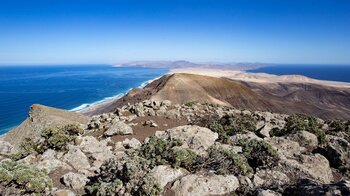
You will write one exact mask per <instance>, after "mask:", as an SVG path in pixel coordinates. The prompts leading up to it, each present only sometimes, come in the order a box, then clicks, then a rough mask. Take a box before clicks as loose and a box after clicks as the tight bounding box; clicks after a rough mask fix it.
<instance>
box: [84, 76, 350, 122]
mask: <svg viewBox="0 0 350 196" xmlns="http://www.w3.org/2000/svg"><path fill="white" fill-rule="evenodd" d="M145 99H151V100H158V101H159V100H171V101H172V102H173V103H177V104H184V103H188V102H201V103H212V104H219V105H224V106H232V107H235V108H237V109H249V110H260V111H272V112H278V113H286V114H293V113H302V114H308V115H314V116H318V117H321V118H325V119H349V118H350V89H347V88H336V87H330V86H323V85H318V84H312V83H288V82H284V83H255V82H244V81H237V80H231V79H228V78H216V77H210V76H203V75H194V74H184V73H176V74H172V75H166V76H163V77H162V78H160V79H158V80H155V81H154V82H152V83H150V84H149V85H147V86H146V87H145V88H144V89H134V90H133V91H131V92H130V93H129V94H127V95H126V96H124V97H123V98H121V99H119V100H117V101H115V102H112V103H109V104H106V105H104V106H102V107H99V108H98V109H97V110H94V111H89V112H86V114H88V115H94V114H100V113H104V112H113V111H115V110H116V108H117V107H120V106H122V105H125V104H127V103H136V102H139V101H142V100H145Z"/></svg>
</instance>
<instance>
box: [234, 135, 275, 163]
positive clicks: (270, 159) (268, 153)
mask: <svg viewBox="0 0 350 196" xmlns="http://www.w3.org/2000/svg"><path fill="white" fill-rule="evenodd" d="M239 143H240V145H241V146H242V148H243V155H244V156H245V157H246V158H247V159H248V163H249V165H250V166H251V167H253V168H254V169H256V168H272V167H273V166H275V165H276V163H277V161H278V155H277V151H276V150H275V149H273V148H272V146H271V145H270V144H268V143H266V142H265V141H263V140H257V139H252V140H247V139H241V140H240V141H239Z"/></svg>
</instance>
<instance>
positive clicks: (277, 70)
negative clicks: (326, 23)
mask: <svg viewBox="0 0 350 196" xmlns="http://www.w3.org/2000/svg"><path fill="white" fill-rule="evenodd" d="M247 72H253V73H268V74H275V75H291V74H297V75H304V76H307V77H310V78H314V79H320V80H330V81H339V82H350V65H273V66H267V67H261V68H257V69H252V70H247Z"/></svg>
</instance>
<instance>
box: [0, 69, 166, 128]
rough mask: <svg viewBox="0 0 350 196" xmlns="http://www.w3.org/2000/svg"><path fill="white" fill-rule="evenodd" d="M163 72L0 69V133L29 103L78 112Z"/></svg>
mask: <svg viewBox="0 0 350 196" xmlns="http://www.w3.org/2000/svg"><path fill="white" fill-rule="evenodd" d="M167 71H168V70H167V69H161V68H145V67H113V66H109V65H89V66H87V65H81V66H67V65H64V66H2V67H0V134H3V133H5V132H6V131H8V130H9V129H10V128H12V127H14V126H16V125H18V124H20V123H21V122H22V121H23V120H24V119H25V118H26V116H27V115H28V111H29V107H30V105H32V104H43V105H46V106H52V107H56V108H61V109H68V110H73V111H78V110H81V109H83V108H85V107H87V106H88V105H91V104H95V103H99V102H103V101H106V100H108V99H112V98H114V97H116V96H121V95H122V94H123V93H125V92H127V91H128V90H130V89H131V88H134V87H138V86H142V85H145V84H146V83H147V81H149V80H151V79H154V78H156V77H159V76H161V75H163V74H165V73H166V72H167Z"/></svg>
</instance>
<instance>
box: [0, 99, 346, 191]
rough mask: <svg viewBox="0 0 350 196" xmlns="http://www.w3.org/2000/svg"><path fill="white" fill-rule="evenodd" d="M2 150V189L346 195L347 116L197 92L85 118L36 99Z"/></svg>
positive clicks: (2, 146) (0, 169) (0, 183)
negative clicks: (220, 100)
mask: <svg viewBox="0 0 350 196" xmlns="http://www.w3.org/2000/svg"><path fill="white" fill-rule="evenodd" d="M42 114H45V115H42ZM58 122H59V123H58ZM23 135H25V137H23ZM0 160H1V162H0V194H1V195H30V194H38V195H60V196H63V195H70V196H71V195H200V196H201V195H266V196H267V195H269V196H270V195H350V181H349V176H350V172H349V171H350V121H324V120H322V119H319V118H314V117H310V116H304V115H284V114H277V113H271V112H259V111H254V112H253V111H247V110H236V109H233V108H231V107H225V106H217V105H213V104H200V103H196V102H191V103H187V104H183V105H179V104H176V105H175V104H172V102H171V101H150V100H146V101H143V102H141V103H135V104H132V105H130V104H129V105H126V106H123V107H121V108H118V109H117V110H116V111H114V112H113V113H105V114H101V115H97V116H93V117H91V118H90V117H86V116H82V115H80V114H76V113H72V112H68V111H63V110H57V109H54V108H48V107H45V106H40V105H34V106H33V107H32V108H31V112H30V115H29V117H28V119H27V120H26V121H25V122H23V123H22V125H21V126H19V127H18V128H17V129H14V130H12V131H11V132H10V133H8V134H7V135H6V136H5V137H4V138H2V140H1V141H0Z"/></svg>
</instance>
